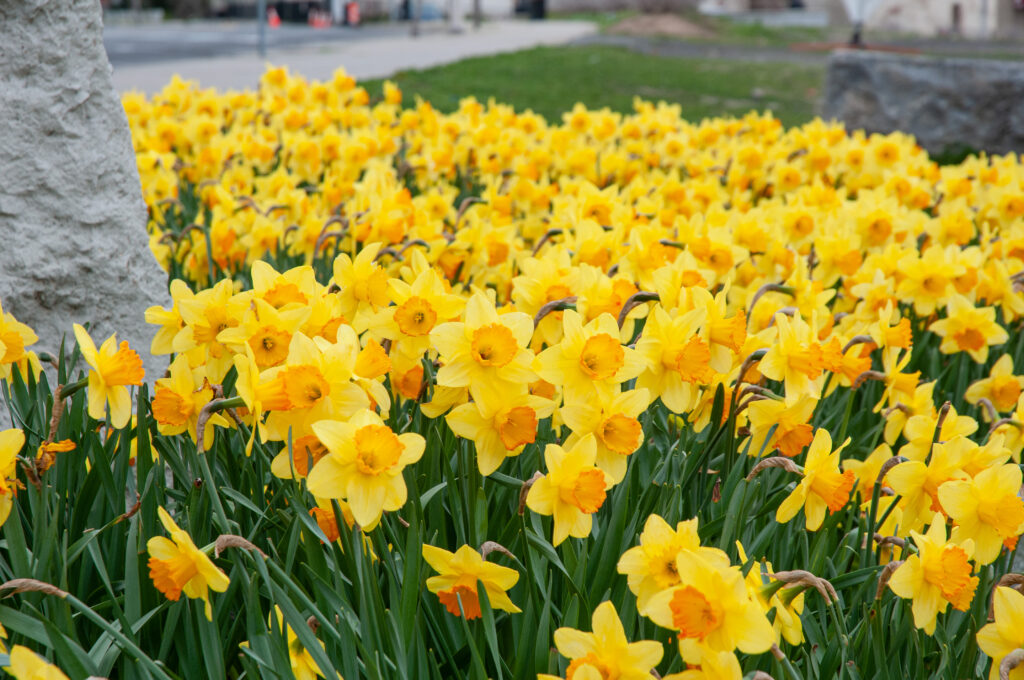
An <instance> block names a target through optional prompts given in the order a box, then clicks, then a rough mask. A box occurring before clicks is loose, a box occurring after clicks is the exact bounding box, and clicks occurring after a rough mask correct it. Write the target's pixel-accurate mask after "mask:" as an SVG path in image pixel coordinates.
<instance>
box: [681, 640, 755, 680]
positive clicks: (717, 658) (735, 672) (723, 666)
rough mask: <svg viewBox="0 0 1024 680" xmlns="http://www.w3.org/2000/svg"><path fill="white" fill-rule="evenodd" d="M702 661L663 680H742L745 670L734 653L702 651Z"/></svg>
mask: <svg viewBox="0 0 1024 680" xmlns="http://www.w3.org/2000/svg"><path fill="white" fill-rule="evenodd" d="M699 657H700V660H699V662H697V663H695V664H694V667H692V668H688V669H687V670H685V671H683V672H682V673H672V674H670V675H666V676H664V677H663V678H662V680H741V679H742V678H743V669H742V668H741V667H740V662H739V659H737V658H736V655H735V654H734V653H733V652H716V651H713V650H710V649H707V648H702V649H700V652H699Z"/></svg>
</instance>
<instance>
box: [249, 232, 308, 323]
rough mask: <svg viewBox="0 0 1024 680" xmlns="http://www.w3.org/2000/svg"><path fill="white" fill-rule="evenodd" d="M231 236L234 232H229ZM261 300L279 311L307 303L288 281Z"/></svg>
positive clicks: (276, 285) (268, 292) (280, 284)
mask: <svg viewBox="0 0 1024 680" xmlns="http://www.w3.org/2000/svg"><path fill="white" fill-rule="evenodd" d="M231 234H232V236H233V235H234V232H231ZM263 299H264V300H265V301H266V302H267V304H269V305H270V306H271V307H274V308H276V309H280V308H281V307H284V306H285V305H287V304H290V303H292V302H297V303H299V304H300V305H304V304H306V303H308V302H309V300H307V299H306V296H305V295H303V294H302V291H300V290H299V287H298V286H296V285H295V284H294V283H291V282H289V281H281V282H280V283H277V284H275V285H274V287H273V288H271V289H270V290H268V291H267V292H266V293H264V294H263Z"/></svg>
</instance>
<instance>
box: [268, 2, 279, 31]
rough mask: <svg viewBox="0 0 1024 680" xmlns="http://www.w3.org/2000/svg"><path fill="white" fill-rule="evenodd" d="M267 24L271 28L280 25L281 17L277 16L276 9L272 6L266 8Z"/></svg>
mask: <svg viewBox="0 0 1024 680" xmlns="http://www.w3.org/2000/svg"><path fill="white" fill-rule="evenodd" d="M267 25H268V26H270V27H271V28H280V27H281V17H279V16H277V10H276V9H274V8H273V7H270V8H268V9H267Z"/></svg>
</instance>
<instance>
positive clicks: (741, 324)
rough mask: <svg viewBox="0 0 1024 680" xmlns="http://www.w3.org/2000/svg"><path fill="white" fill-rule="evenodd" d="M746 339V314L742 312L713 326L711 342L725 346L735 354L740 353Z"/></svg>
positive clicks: (716, 322)
mask: <svg viewBox="0 0 1024 680" xmlns="http://www.w3.org/2000/svg"><path fill="white" fill-rule="evenodd" d="M746 339H747V315H746V312H743V311H740V312H739V313H738V314H737V315H736V316H734V317H732V318H731V319H722V320H720V321H715V322H714V323H712V324H711V342H714V343H716V344H719V345H725V346H726V347H728V348H729V349H731V350H732V351H734V352H738V351H740V348H741V347H742V346H743V342H744V341H745V340H746Z"/></svg>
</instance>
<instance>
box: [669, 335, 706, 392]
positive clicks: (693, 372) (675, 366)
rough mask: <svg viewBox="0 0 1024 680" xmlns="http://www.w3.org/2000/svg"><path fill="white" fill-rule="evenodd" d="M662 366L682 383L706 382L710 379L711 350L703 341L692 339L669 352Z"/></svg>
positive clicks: (696, 338)
mask: <svg viewBox="0 0 1024 680" xmlns="http://www.w3.org/2000/svg"><path fill="white" fill-rule="evenodd" d="M664 364H665V367H666V368H668V369H669V370H673V371H675V372H676V373H678V374H679V377H680V378H682V379H683V381H684V382H691V383H703V382H707V381H708V380H710V378H711V376H710V373H711V366H710V364H711V349H710V348H709V347H708V344H707V343H706V342H704V340H703V339H701V338H698V337H692V338H690V339H689V340H688V341H687V342H686V344H685V345H683V346H682V347H677V348H675V349H672V350H669V351H668V352H667V353H666V356H665V359H664Z"/></svg>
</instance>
